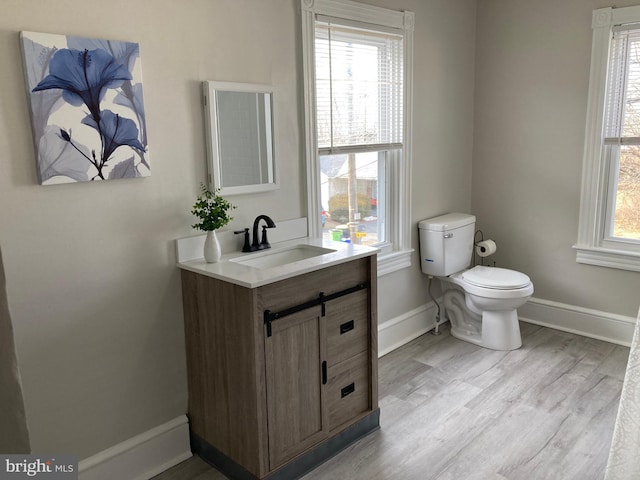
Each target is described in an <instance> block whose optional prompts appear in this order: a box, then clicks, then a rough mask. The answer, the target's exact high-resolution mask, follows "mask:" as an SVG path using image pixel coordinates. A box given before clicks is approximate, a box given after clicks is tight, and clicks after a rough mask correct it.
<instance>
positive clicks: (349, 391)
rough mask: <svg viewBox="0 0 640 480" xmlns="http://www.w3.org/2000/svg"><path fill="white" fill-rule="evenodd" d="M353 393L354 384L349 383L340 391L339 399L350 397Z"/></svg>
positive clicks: (354, 389)
mask: <svg viewBox="0 0 640 480" xmlns="http://www.w3.org/2000/svg"><path fill="white" fill-rule="evenodd" d="M355 391H356V384H355V383H351V384H349V385H347V386H346V387H344V388H342V389H341V390H340V395H342V397H341V398H344V397H346V396H347V395H351V394H352V393H353V392H355Z"/></svg>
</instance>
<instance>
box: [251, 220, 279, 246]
mask: <svg viewBox="0 0 640 480" xmlns="http://www.w3.org/2000/svg"><path fill="white" fill-rule="evenodd" d="M260 220H264V221H265V222H266V223H267V224H266V225H263V226H262V240H261V241H260V243H258V225H259V224H260ZM267 228H276V224H275V223H274V222H273V220H271V218H270V217H268V216H267V215H258V216H257V217H256V219H255V220H254V221H253V242H252V243H251V251H255V250H264V249H266V248H271V245H270V244H269V241H268V240H267Z"/></svg>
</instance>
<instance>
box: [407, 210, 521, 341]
mask: <svg viewBox="0 0 640 480" xmlns="http://www.w3.org/2000/svg"><path fill="white" fill-rule="evenodd" d="M418 228H419V229H420V256H421V266H422V272H423V273H424V274H426V275H429V276H430V277H436V278H438V279H440V280H441V283H442V285H443V298H444V310H445V314H446V317H447V318H448V319H449V320H450V322H451V334H452V335H453V336H454V337H456V338H459V339H461V340H465V341H467V342H470V343H474V344H476V345H479V346H482V347H486V348H491V349H494V350H515V349H517V348H520V346H521V345H522V340H521V337H520V325H519V323H518V312H517V309H518V307H521V306H522V305H524V304H525V303H526V302H527V300H529V298H530V297H531V295H533V283H532V282H531V279H530V278H529V277H528V276H527V275H525V274H524V273H521V272H518V271H515V270H509V269H506V268H497V267H487V266H475V267H473V268H469V264H470V263H471V257H472V254H473V245H474V240H473V238H474V233H475V217H474V216H473V215H466V214H461V213H449V214H446V215H441V216H438V217H434V218H430V219H427V220H423V221H421V222H419V224H418Z"/></svg>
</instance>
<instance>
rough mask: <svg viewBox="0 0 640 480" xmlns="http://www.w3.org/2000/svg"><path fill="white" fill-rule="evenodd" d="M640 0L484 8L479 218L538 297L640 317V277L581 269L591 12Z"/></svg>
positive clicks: (478, 102)
mask: <svg viewBox="0 0 640 480" xmlns="http://www.w3.org/2000/svg"><path fill="white" fill-rule="evenodd" d="M613 3H615V4H616V5H617V6H619V7H621V6H626V5H631V4H634V3H637V1H634V0H632V1H618V2H611V1H607V0H591V1H584V0H562V1H558V0H536V1H530V0H480V1H479V2H478V20H477V39H476V41H477V50H476V85H475V88H476V94H475V122H474V125H475V137H474V155H473V188H472V191H473V194H472V207H473V213H475V214H476V215H477V216H478V226H479V227H480V228H481V229H482V230H483V231H484V233H485V236H488V237H491V238H494V239H495V240H496V242H497V243H498V249H499V250H498V253H497V255H496V256H495V260H496V261H497V264H498V266H505V267H511V268H515V269H519V270H521V271H523V272H526V273H528V274H529V275H530V276H531V278H532V280H533V282H534V285H535V289H536V292H535V294H534V295H535V297H537V298H540V299H545V300H550V301H553V302H561V303H564V304H569V305H574V306H578V307H583V308H588V309H595V310H600V311H603V312H609V313H613V314H618V315H625V316H629V317H635V315H636V313H637V311H638V302H639V300H638V298H639V295H638V292H639V291H640V275H639V274H638V273H637V272H628V271H621V270H615V269H609V268H604V267H596V266H589V265H581V264H577V263H576V261H575V252H574V250H573V249H572V245H573V244H574V243H575V241H576V238H577V231H578V230H577V229H578V209H579V204H580V181H581V172H582V152H583V141H584V128H585V118H586V117H585V115H586V105H587V92H588V88H589V63H590V55H591V11H592V10H593V9H595V8H601V7H605V6H611V5H612V4H613Z"/></svg>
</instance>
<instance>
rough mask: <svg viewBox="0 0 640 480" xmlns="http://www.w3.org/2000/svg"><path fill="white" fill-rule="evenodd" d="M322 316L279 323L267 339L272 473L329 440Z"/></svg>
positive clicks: (313, 312) (304, 314)
mask: <svg viewBox="0 0 640 480" xmlns="http://www.w3.org/2000/svg"><path fill="white" fill-rule="evenodd" d="M321 314H322V312H321V309H320V307H319V306H317V307H313V308H308V309H306V310H302V311H300V312H297V313H294V314H291V315H288V316H287V317H285V318H282V319H278V320H277V321H275V322H273V324H272V327H271V328H272V331H271V336H268V337H266V338H265V360H266V362H265V365H266V381H267V415H268V424H269V467H270V469H271V470H273V469H275V468H278V467H279V466H280V465H282V464H283V463H285V462H286V461H287V460H289V459H291V458H293V457H294V456H296V455H297V454H298V453H300V452H302V451H304V450H306V449H307V448H309V447H311V446H313V445H315V444H316V443H318V442H320V441H322V440H323V439H325V438H326V437H327V434H328V428H327V420H326V418H327V415H326V408H325V405H324V399H323V396H324V385H323V380H324V383H326V365H324V368H323V361H324V358H325V356H326V345H325V343H326V342H325V333H324V330H325V326H324V325H325V322H324V320H323V318H322V317H321ZM323 370H324V375H323ZM323 377H324V378H323Z"/></svg>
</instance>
